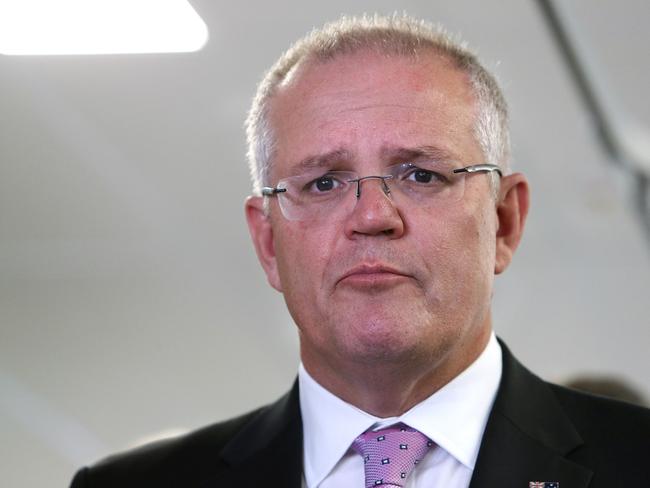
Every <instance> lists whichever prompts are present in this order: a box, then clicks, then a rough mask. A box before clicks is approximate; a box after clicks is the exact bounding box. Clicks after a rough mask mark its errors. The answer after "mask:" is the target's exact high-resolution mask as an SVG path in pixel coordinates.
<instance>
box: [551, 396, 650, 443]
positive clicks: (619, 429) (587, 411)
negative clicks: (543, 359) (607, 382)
mask: <svg viewBox="0 0 650 488" xmlns="http://www.w3.org/2000/svg"><path fill="white" fill-rule="evenodd" d="M550 387H551V389H552V390H553V391H554V393H555V396H556V398H557V399H558V401H559V402H560V404H561V405H562V406H563V407H564V409H565V411H566V412H567V413H568V414H569V415H570V416H571V417H572V420H573V422H574V423H575V425H576V426H577V427H578V429H579V430H581V431H584V432H588V431H591V430H596V431H600V432H604V433H609V434H612V435H617V434H618V435H625V436H627V437H628V438H629V436H632V437H634V436H635V435H637V434H638V435H645V436H646V438H647V436H649V435H650V409H648V408H645V407H642V406H639V405H633V404H631V403H627V402H622V401H619V400H613V399H611V398H605V397H601V396H597V395H592V394H589V393H584V392H581V391H577V390H573V389H570V388H566V387H564V386H559V385H554V384H550ZM594 427H597V428H594Z"/></svg>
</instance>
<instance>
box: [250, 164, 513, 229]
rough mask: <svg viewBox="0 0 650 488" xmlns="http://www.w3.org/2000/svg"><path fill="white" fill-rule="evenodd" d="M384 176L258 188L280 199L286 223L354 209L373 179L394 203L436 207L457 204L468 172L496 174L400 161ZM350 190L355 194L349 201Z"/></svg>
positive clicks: (335, 174)
mask: <svg viewBox="0 0 650 488" xmlns="http://www.w3.org/2000/svg"><path fill="white" fill-rule="evenodd" d="M386 170H387V174H385V175H383V176H359V175H358V174H357V173H355V172H353V171H327V172H325V173H323V172H321V173H316V172H309V173H306V174H302V175H298V176H290V177H288V178H284V179H282V180H280V181H278V184H277V185H276V186H275V187H268V186H266V187H264V188H262V195H263V196H265V197H273V196H277V197H278V203H279V205H280V210H281V211H282V215H284V217H285V218H286V219H287V220H321V219H329V218H333V217H334V216H335V215H337V214H340V213H341V212H345V215H348V214H349V212H351V211H352V209H353V208H354V205H355V204H356V201H357V200H358V199H359V198H361V187H362V185H361V183H362V182H366V181H369V180H377V181H378V182H379V184H380V186H381V189H382V191H383V192H384V194H385V195H387V196H390V198H391V199H392V200H393V201H394V202H395V204H398V205H399V204H402V203H411V204H415V205H418V206H420V207H424V208H425V209H432V210H433V209H435V208H436V207H441V206H444V205H448V204H449V203H454V202H457V201H459V200H460V199H461V198H462V197H463V195H464V193H465V178H464V177H463V176H465V175H468V174H472V173H482V172H487V173H492V172H496V173H497V174H498V175H499V176H502V173H501V169H500V168H499V167H498V166H496V165H493V164H475V165H472V166H465V167H463V168H455V167H454V164H453V163H441V162H439V161H436V162H424V163H419V162H418V163H417V164H415V163H400V164H395V165H392V166H389V167H388V168H386ZM352 188H355V189H356V191H355V192H354V195H355V197H356V198H352V196H351V195H352V192H351V191H350V190H351V189H352Z"/></svg>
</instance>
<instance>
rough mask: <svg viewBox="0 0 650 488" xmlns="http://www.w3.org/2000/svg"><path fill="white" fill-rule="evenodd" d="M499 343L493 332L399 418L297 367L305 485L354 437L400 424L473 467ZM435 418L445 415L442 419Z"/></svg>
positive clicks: (492, 391)
mask: <svg viewBox="0 0 650 488" xmlns="http://www.w3.org/2000/svg"><path fill="white" fill-rule="evenodd" d="M501 368H502V360H501V347H500V346H499V343H498V342H497V340H496V337H495V335H494V333H493V334H492V335H491V337H490V340H489V341H488V344H487V346H486V348H485V350H484V351H483V352H482V353H481V354H480V355H479V357H478V358H477V359H476V360H475V361H474V362H473V363H472V364H471V365H470V366H469V367H468V368H467V369H465V370H464V371H463V372H462V373H461V374H459V375H458V376H456V378H454V379H453V380H452V381H450V382H449V383H447V384H446V385H445V386H444V387H443V388H441V389H440V390H438V391H436V392H435V393H434V394H433V395H431V396H430V397H428V398H426V399H425V400H424V401H422V402H421V403H419V404H417V405H415V406H414V407H413V408H411V409H410V410H409V411H407V412H405V413H404V414H402V415H401V416H400V417H394V418H389V419H381V418H378V417H375V416H374V415H370V414H369V413H366V412H364V411H363V410H360V409H358V408H357V407H355V406H354V405H351V404H349V403H347V402H345V401H343V400H341V399H340V398H339V397H337V396H335V395H333V394H332V393H330V392H329V391H328V390H326V389H325V388H323V387H322V386H321V385H320V384H318V383H317V382H316V380H314V379H313V378H312V377H311V376H310V375H309V373H308V372H307V371H306V370H305V368H304V367H303V365H302V364H300V366H299V368H298V383H299V393H300V410H301V413H302V422H303V435H304V441H303V442H304V471H305V473H304V474H305V481H306V482H307V486H318V484H319V483H320V482H321V481H323V479H325V477H326V476H327V475H328V474H329V473H330V471H331V470H332V469H333V468H334V466H335V465H336V464H337V463H338V462H339V460H340V459H341V458H342V457H343V455H344V454H345V453H346V452H347V451H348V449H349V447H350V444H351V443H352V441H353V440H354V439H355V438H356V437H357V436H358V435H360V434H361V433H363V432H365V431H366V430H368V429H369V428H371V427H372V428H382V427H387V426H389V425H392V424H394V423H397V422H404V423H405V424H408V425H409V426H411V427H413V428H414V429H417V430H419V431H420V432H422V433H423V434H424V435H426V436H427V437H429V438H430V439H431V440H433V441H434V442H435V443H436V444H437V445H438V446H440V448H442V449H444V450H445V451H447V452H448V453H449V454H450V455H451V456H453V457H454V458H456V459H457V460H458V461H459V462H461V463H462V464H463V465H465V466H467V467H468V468H470V469H474V464H475V463H476V458H477V456H478V450H479V447H480V444H481V438H482V437H483V431H484V430H485V425H486V423H487V419H488V416H489V414H490V410H491V408H492V403H493V402H494V398H495V397H496V393H497V390H498V387H499V381H500V380H501ZM438 419H444V421H442V422H440V421H438Z"/></svg>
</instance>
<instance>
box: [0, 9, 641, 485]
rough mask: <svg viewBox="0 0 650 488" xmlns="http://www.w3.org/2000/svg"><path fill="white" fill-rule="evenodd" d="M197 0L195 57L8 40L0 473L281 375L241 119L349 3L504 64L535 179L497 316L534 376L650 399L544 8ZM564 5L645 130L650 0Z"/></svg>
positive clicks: (607, 215)
mask: <svg viewBox="0 0 650 488" xmlns="http://www.w3.org/2000/svg"><path fill="white" fill-rule="evenodd" d="M192 4H193V5H194V6H195V8H196V9H197V11H198V12H199V14H200V15H201V16H202V17H203V19H204V20H205V22H206V23H207V25H208V28H209V30H210V40H209V41H208V44H207V45H206V47H205V48H204V49H203V50H202V51H200V52H198V53H193V54H173V55H172V54H170V55H128V56H99V57H92V56H79V57H74V56H72V57H7V56H0V391H2V394H1V397H0V437H1V438H3V442H2V443H0V473H2V474H1V475H0V477H1V478H3V479H4V481H3V482H2V484H3V486H27V487H31V486H33V487H40V486H50V485H51V486H54V484H56V485H65V483H66V482H67V480H68V478H69V477H70V476H71V474H72V470H73V469H74V466H77V465H79V464H82V463H87V462H90V461H92V460H93V459H94V458H95V457H96V456H101V455H104V454H106V453H107V452H109V451H112V450H115V449H119V448H123V447H125V446H126V445H128V444H129V443H131V442H133V441H134V440H135V439H137V438H141V437H143V436H146V435H149V434H151V433H153V432H156V431H159V430H161V429H163V428H165V427H182V428H190V427H193V426H198V425H201V424H203V423H208V422H211V421H214V420H218V419H221V418H225V417H227V416H229V415H232V414H234V413H236V412H240V411H242V410H244V409H247V408H252V407H254V406H256V405H258V404H261V403H263V402H266V401H269V400H271V399H273V398H274V397H275V396H276V395H278V394H280V393H281V392H282V391H283V390H284V389H285V388H287V387H288V385H289V384H290V382H291V381H292V378H293V375H294V374H295V369H296V364H297V352H296V343H297V340H296V338H295V334H294V332H293V325H292V324H291V321H290V318H289V316H288V314H287V313H286V311H285V310H284V306H283V303H282V300H281V297H280V296H279V295H278V294H276V293H275V292H273V291H271V290H270V288H269V287H268V286H267V285H266V283H265V280H264V277H263V275H262V273H261V271H260V269H259V267H258V265H257V262H256V260H255V257H254V253H253V250H252V247H251V246H250V244H249V242H248V235H247V230H246V228H245V224H244V221H243V210H242V202H243V200H244V198H245V196H246V195H247V194H248V192H249V187H250V186H249V183H248V179H247V178H248V176H247V175H248V172H247V168H246V166H245V158H244V154H245V147H244V136H243V130H242V124H243V120H244V117H245V112H246V110H247V107H248V104H249V101H250V99H251V97H252V94H253V92H254V89H255V84H256V82H257V81H258V80H259V78H260V77H261V75H262V73H263V71H264V70H265V69H266V68H267V67H268V66H269V65H270V64H271V63H272V61H273V60H274V59H275V58H276V57H277V56H278V55H279V54H280V53H281V51H282V50H283V49H284V48H286V47H287V45H288V44H289V43H290V42H291V41H292V40H294V39H296V38H297V37H299V36H300V35H302V34H304V33H305V32H306V31H307V30H309V29H310V28H311V27H312V26H315V25H319V24H321V23H323V22H324V21H326V20H331V19H334V18H336V17H338V16H339V14H341V13H343V12H345V13H361V12H364V11H379V12H383V13H389V12H392V11H394V10H399V11H401V10H406V11H408V12H409V13H411V14H413V15H415V16H421V17H425V18H427V19H429V20H433V21H439V22H441V23H443V24H444V25H445V26H446V27H447V28H448V29H450V30H451V31H454V32H460V33H461V34H462V35H463V36H464V37H465V38H466V39H467V40H468V41H469V42H470V44H471V45H472V46H474V47H475V48H476V49H477V50H478V51H479V54H480V55H481V56H482V57H483V59H484V60H485V61H486V64H487V65H488V66H491V67H493V68H494V69H495V70H496V72H497V74H498V76H499V78H500V79H501V80H502V82H503V86H504V89H505V92H506V95H507V97H508V99H509V101H510V104H511V109H512V131H513V141H514V159H515V165H516V168H517V169H518V170H520V171H523V172H525V173H526V174H527V175H528V177H529V179H530V182H531V185H532V191H533V207H532V211H531V215H530V220H529V224H528V228H527V234H526V236H525V238H524V242H523V244H522V247H521V249H520V251H519V253H518V255H517V256H516V258H515V262H514V264H513V266H512V268H511V269H510V270H509V271H508V272H507V273H506V274H505V275H504V276H503V277H500V278H499V279H498V280H497V289H496V292H495V324H496V329H497V332H498V333H499V334H500V335H501V336H502V337H503V338H504V339H505V340H506V341H507V342H508V344H509V345H510V346H511V348H512V349H513V351H514V352H515V354H516V355H518V356H519V357H520V359H522V360H523V361H524V362H525V363H526V364H528V365H529V366H530V367H531V368H532V369H534V370H535V371H537V372H538V373H539V374H541V375H543V376H545V377H547V378H550V379H555V380H562V379H563V378H565V377H566V376H567V375H570V374H573V373H576V372H601V373H605V372H613V373H616V374H619V375H623V376H625V377H626V378H627V379H629V380H630V381H631V383H632V384H633V385H635V386H637V387H638V388H640V389H641V390H642V391H643V392H644V393H646V394H650V376H649V375H648V374H647V371H648V370H649V366H650V361H649V360H648V354H647V349H648V341H649V339H650V332H649V331H650V328H649V327H648V326H649V325H650V320H649V313H648V307H649V301H650V300H649V299H648V296H649V293H648V290H650V258H649V253H648V249H649V247H648V242H647V240H646V239H645V238H644V235H643V232H642V229H641V227H640V225H639V223H638V221H637V219H636V217H635V215H634V212H633V206H632V204H631V198H630V180H629V178H628V176H627V175H626V174H625V173H624V172H623V171H621V170H620V169H619V168H617V167H616V166H615V165H613V164H611V163H610V162H609V161H608V160H607V158H606V157H605V156H604V154H603V153H602V151H601V149H600V146H599V144H598V142H597V140H596V139H595V136H594V133H593V131H592V127H591V124H590V119H589V117H588V115H587V113H586V112H585V110H584V107H583V106H582V104H581V102H580V99H579V98H578V97H577V95H576V91H575V89H574V87H573V85H572V83H571V80H570V78H569V76H568V74H567V72H566V70H565V69H564V66H563V64H562V59H561V57H560V56H559V54H558V52H557V50H556V46H555V44H554V43H553V41H552V39H551V38H550V36H549V31H548V29H547V28H546V26H545V25H544V23H543V21H542V18H541V16H540V12H539V10H538V9H537V8H536V6H535V3H534V2H532V1H529V2H522V1H520V0H508V1H500V2H485V1H479V0H476V1H473V0H472V1H470V0H445V1H431V2H425V1H408V2H407V1H404V2H395V1H369V0H368V1H358V2H355V3H354V8H350V6H349V2H343V1H339V0H333V1H330V2H304V1H301V2H298V1H286V0H285V1H283V2H261V1H256V2H253V1H250V2H238V3H234V2H217V1H210V0H200V1H192ZM563 4H564V5H565V8H564V9H563V10H564V11H565V13H567V14H570V15H571V19H572V23H571V24H572V25H573V26H574V27H575V28H576V29H577V31H578V32H579V34H580V39H581V45H582V46H583V48H585V49H586V51H587V52H588V53H590V58H591V63H590V66H591V67H592V68H594V69H595V72H596V73H597V74H598V81H599V83H601V84H603V86H605V87H607V91H606V93H607V98H608V102H609V103H610V104H612V105H613V106H614V107H615V109H616V112H617V114H618V115H619V116H621V115H622V116H624V118H625V119H626V120H628V121H631V123H633V124H634V126H635V127H637V128H638V129H639V130H648V128H649V127H650V98H649V97H648V96H647V87H648V86H650V64H649V63H648V45H650V34H648V30H647V23H648V20H649V19H650V2H647V0H627V1H626V2H593V1H590V0H571V1H567V2H563ZM645 140H646V141H647V140H648V138H646V139H645ZM7 439H9V440H10V441H7ZM53 479H55V480H56V482H55V483H53V482H52V480H53Z"/></svg>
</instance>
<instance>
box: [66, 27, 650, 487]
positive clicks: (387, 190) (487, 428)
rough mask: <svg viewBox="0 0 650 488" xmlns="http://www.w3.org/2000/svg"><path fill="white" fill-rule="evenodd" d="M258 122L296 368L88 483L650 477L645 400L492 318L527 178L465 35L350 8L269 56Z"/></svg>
mask: <svg viewBox="0 0 650 488" xmlns="http://www.w3.org/2000/svg"><path fill="white" fill-rule="evenodd" d="M248 138H249V151H250V152H249V159H250V161H251V168H252V175H253V180H254V187H255V193H256V196H252V197H250V198H249V199H248V200H247V201H246V218H247V220H248V225H249V228H250V232H251V236H252V240H253V243H254V245H255V249H256V251H257V255H258V257H259V260H260V262H261V264H262V266H263V268H264V270H265V272H266V275H267V277H268V281H269V283H270V284H271V286H273V287H274V288H275V289H277V290H278V291H280V292H281V293H283V295H284V297H285V300H286V303H287V307H288V309H289V311H290V313H291V315H292V317H293V319H294V321H295V323H296V324H297V326H298V333H299V337H300V356H301V361H302V363H301V366H300V369H299V375H298V381H297V383H296V385H294V387H293V389H292V390H291V392H289V393H288V394H287V395H286V396H285V397H283V398H282V399H280V400H279V401H278V402H276V403H275V404H272V405H270V406H268V407H265V408H262V409H259V410H256V411H255V412H252V413H249V414H246V415H244V416H242V417H239V418H236V419H233V420H230V421H227V422H223V423H220V424H217V425H214V426H211V427H207V428H205V429H203V430H200V431H198V432H195V433H191V434H188V435H186V436H183V437H181V438H178V439H173V440H169V441H163V442H161V443H158V444H154V445H150V446H146V447H144V448H141V449H139V450H136V451H135V452H131V453H126V454H122V455H118V456H115V457H112V458H109V459H108V460H106V461H103V462H102V463H100V464H98V465H97V466H95V467H92V468H90V469H84V470H82V471H80V472H79V473H78V474H77V476H76V477H75V480H74V481H73V486H74V487H75V488H78V487H108V486H119V487H131V486H133V487H135V486H156V487H162V486H170V487H171V486H183V487H194V486H196V487H199V486H200V487H209V486H236V487H254V486H255V487H257V486H280V487H284V486H286V487H300V486H305V487H308V488H312V487H322V488H331V487H362V486H380V485H384V486H407V487H410V488H416V487H417V488H421V487H429V486H436V487H445V488H447V487H468V486H471V487H472V488H476V487H497V486H498V487H526V486H538V487H539V486H546V487H553V486H560V483H561V484H562V486H563V487H564V488H566V487H571V488H575V487H587V486H589V487H594V488H596V487H605V486H608V487H609V486H650V474H649V473H650V471H649V470H648V469H647V467H646V460H647V459H648V457H649V456H650V435H649V433H650V415H648V412H647V411H645V410H643V409H640V408H636V407H632V406H629V405H625V404H622V403H616V402H613V401H608V400H604V399H596V398H592V397H588V396H586V395H583V394H579V393H576V392H572V391H570V390H566V389H562V388H560V387H556V386H552V385H548V384H546V383H544V382H543V381H541V380H540V379H538V378H537V377H535V376H534V375H532V374H531V373H529V372H528V371H527V370H526V369H524V368H523V367H522V366H521V365H520V364H519V363H518V362H517V361H516V360H515V359H514V358H513V357H512V355H511V354H510V353H509V351H508V350H507V349H506V347H505V346H504V345H503V344H499V342H497V340H496V338H495V337H494V333H493V332H492V323H491V315H490V301H491V295H492V284H493V277H494V276H495V275H496V274H499V273H501V272H503V271H504V270H505V269H506V267H507V266H508V264H509V263H510V261H511V259H512V255H513V253H514V251H515V249H516V248H517V246H518V244H519V241H520V239H521V236H522V232H523V228H524V223H525V220H526V214H527V210H528V184H527V182H526V179H525V177H524V176H523V175H521V174H519V173H511V172H510V170H509V168H508V153H509V150H508V146H509V144H508V131H507V112H506V105H505V102H504V100H503V97H502V95H501V92H500V91H499V88H498V86H497V84H496V82H495V81H494V79H493V77H492V76H491V75H490V74H489V73H488V72H487V71H486V70H485V69H484V68H483V67H482V66H481V65H480V64H479V63H478V61H477V60H476V59H475V57H474V56H473V55H472V54H471V53H469V52H467V51H466V50H465V49H464V48H462V47H460V46H458V45H457V44H454V43H453V42H452V41H451V40H450V39H449V38H448V37H447V36H445V35H444V34H442V33H440V32H438V31H436V30H434V29H432V28H431V27H429V26H428V25H426V24H424V23H420V22H417V21H414V20H411V19H408V18H397V17H396V18H390V19H387V18H372V19H370V18H363V19H343V20H341V21H339V22H337V23H335V24H332V25H329V26H326V27H325V28H323V29H322V30H319V31H315V32H313V33H312V34H310V35H309V36H308V37H306V38H305V39H303V40H301V41H299V42H298V43H297V44H296V45H294V46H293V47H292V48H291V49H290V50H289V51H288V52H287V53H286V54H285V55H284V56H283V57H282V58H281V59H280V60H279V61H278V62H277V63H276V65H275V66H274V67H273V68H272V69H271V70H270V71H269V73H268V74H267V76H266V78H265V79H264V80H263V81H262V83H261V84H260V87H259V89H258V93H257V96H256V98H255V101H254V103H253V107H252V109H251V112H250V114H249V119H248ZM522 326H525V324H522Z"/></svg>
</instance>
